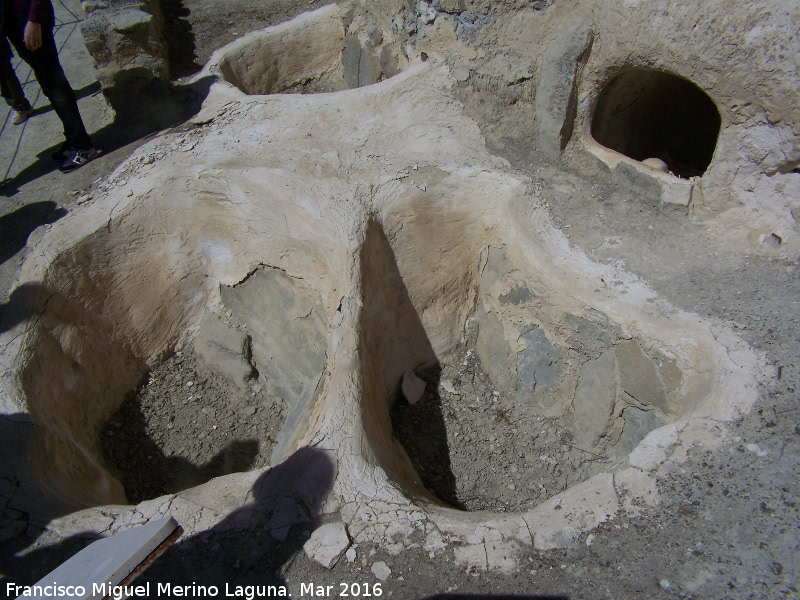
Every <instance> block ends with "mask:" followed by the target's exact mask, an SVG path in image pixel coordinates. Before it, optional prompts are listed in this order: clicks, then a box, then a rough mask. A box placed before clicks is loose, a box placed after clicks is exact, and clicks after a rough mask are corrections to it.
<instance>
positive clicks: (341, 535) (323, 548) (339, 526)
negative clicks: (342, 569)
mask: <svg viewBox="0 0 800 600" xmlns="http://www.w3.org/2000/svg"><path fill="white" fill-rule="evenodd" d="M349 546H350V537H349V536H348V535H347V526H346V525H345V524H344V523H342V522H339V523H328V524H326V525H323V526H322V527H318V528H317V529H316V530H315V531H314V533H313V534H311V537H310V538H309V540H308V541H307V542H306V543H305V545H304V546H303V550H304V551H305V553H306V556H308V557H309V558H310V559H312V560H315V561H316V562H318V563H319V564H321V565H322V566H323V567H325V568H326V569H332V568H333V567H334V565H335V564H336V563H337V562H339V559H340V558H341V557H342V555H343V554H344V553H345V551H346V550H347V548H348V547H349Z"/></svg>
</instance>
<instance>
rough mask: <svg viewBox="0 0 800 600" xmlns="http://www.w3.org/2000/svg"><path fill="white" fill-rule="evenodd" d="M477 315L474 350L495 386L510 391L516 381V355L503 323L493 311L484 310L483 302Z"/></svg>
mask: <svg viewBox="0 0 800 600" xmlns="http://www.w3.org/2000/svg"><path fill="white" fill-rule="evenodd" d="M477 316H478V319H477V321H478V339H477V342H476V343H475V351H476V352H477V353H478V357H479V358H480V359H481V364H482V365H483V368H484V369H485V370H486V372H487V373H488V374H489V378H490V379H491V380H492V383H493V384H494V385H495V387H497V388H498V389H499V390H501V391H503V392H504V393H510V392H512V391H513V390H514V389H515V387H516V382H517V369H516V357H515V356H514V355H513V354H512V352H511V348H510V347H509V344H508V341H507V340H506V337H505V332H504V331H503V324H502V323H501V321H500V319H499V318H498V316H497V315H496V314H495V313H492V312H487V311H486V307H485V306H484V304H483V302H481V303H480V305H479V306H478V311H477Z"/></svg>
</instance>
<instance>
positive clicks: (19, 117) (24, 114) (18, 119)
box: [11, 108, 33, 125]
mask: <svg viewBox="0 0 800 600" xmlns="http://www.w3.org/2000/svg"><path fill="white" fill-rule="evenodd" d="M32 114H33V109H32V108H29V109H28V110H15V111H14V118H13V119H11V123H12V124H13V125H22V124H23V123H24V122H25V121H27V120H28V117H30V116H31V115H32Z"/></svg>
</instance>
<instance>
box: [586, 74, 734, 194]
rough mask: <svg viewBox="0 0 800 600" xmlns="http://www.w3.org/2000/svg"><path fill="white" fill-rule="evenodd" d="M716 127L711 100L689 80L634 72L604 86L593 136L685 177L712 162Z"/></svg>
mask: <svg viewBox="0 0 800 600" xmlns="http://www.w3.org/2000/svg"><path fill="white" fill-rule="evenodd" d="M720 125H721V118H720V114H719V110H718V109H717V107H716V105H715V104H714V101H713V100H712V99H711V98H710V97H709V96H708V94H706V93H705V92H704V91H703V90H701V89H700V88H699V87H698V86H697V85H695V84H694V83H693V82H691V81H689V80H688V79H684V78H682V77H678V76H677V75H673V74H671V73H666V72H663V71H657V70H655V69H644V68H636V69H629V70H626V71H623V72H622V73H620V74H619V75H617V76H616V77H614V78H613V79H612V80H611V81H609V82H608V83H607V84H606V85H605V87H604V88H603V90H602V92H601V93H600V96H599V97H598V99H597V104H596V106H595V109H594V115H593V117H592V124H591V134H592V137H593V138H594V139H595V141H597V142H598V143H599V144H602V145H603V146H605V147H607V148H610V149H611V150H615V151H616V152H619V153H620V154H624V155H625V156H627V157H628V158H632V159H633V160H636V161H645V160H647V159H658V160H660V161H663V163H665V164H666V168H667V169H668V170H669V171H670V172H672V173H673V174H674V175H676V176H678V177H681V178H685V179H688V178H690V177H695V176H699V175H702V174H703V173H705V171H706V169H707V168H708V166H709V164H711V159H712V158H713V156H714V151H715V149H716V145H717V138H718V137H719V132H720Z"/></svg>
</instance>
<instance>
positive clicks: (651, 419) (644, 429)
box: [615, 406, 665, 456]
mask: <svg viewBox="0 0 800 600" xmlns="http://www.w3.org/2000/svg"><path fill="white" fill-rule="evenodd" d="M622 418H623V419H624V420H625V427H623V429H622V436H621V437H620V438H619V442H618V443H617V445H616V447H615V451H616V453H617V455H618V456H627V455H628V454H630V453H631V452H633V449H634V448H636V446H638V445H639V442H641V441H642V440H643V439H644V438H646V437H647V434H648V433H650V432H651V431H653V430H654V429H658V428H659V427H661V426H662V425H664V424H665V423H664V421H663V420H662V419H661V417H660V416H659V415H658V414H657V413H656V411H653V410H640V409H638V408H635V407H633V406H628V407H627V408H625V410H623V411H622Z"/></svg>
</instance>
